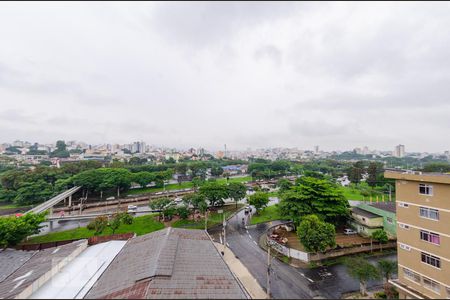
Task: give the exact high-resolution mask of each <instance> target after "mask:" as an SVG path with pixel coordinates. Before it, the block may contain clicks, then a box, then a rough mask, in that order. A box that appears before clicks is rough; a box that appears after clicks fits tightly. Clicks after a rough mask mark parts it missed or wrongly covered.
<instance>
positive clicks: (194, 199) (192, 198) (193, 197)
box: [183, 193, 208, 209]
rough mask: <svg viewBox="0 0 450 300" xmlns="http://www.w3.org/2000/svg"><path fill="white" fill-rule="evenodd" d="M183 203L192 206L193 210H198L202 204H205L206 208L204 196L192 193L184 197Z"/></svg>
mask: <svg viewBox="0 0 450 300" xmlns="http://www.w3.org/2000/svg"><path fill="white" fill-rule="evenodd" d="M183 202H184V203H185V204H186V205H187V206H190V205H192V207H193V208H194V209H199V207H200V206H201V205H202V203H205V204H206V206H208V204H207V203H206V197H205V195H203V194H200V193H192V194H187V195H184V196H183Z"/></svg>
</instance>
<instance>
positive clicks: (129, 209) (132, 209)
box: [128, 205, 138, 213]
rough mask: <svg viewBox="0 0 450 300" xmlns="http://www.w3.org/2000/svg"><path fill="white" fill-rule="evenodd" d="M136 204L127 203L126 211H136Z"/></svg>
mask: <svg viewBox="0 0 450 300" xmlns="http://www.w3.org/2000/svg"><path fill="white" fill-rule="evenodd" d="M137 208H138V207H137V206H136V205H128V212H129V213H135V212H137Z"/></svg>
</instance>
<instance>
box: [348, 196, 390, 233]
mask: <svg viewBox="0 0 450 300" xmlns="http://www.w3.org/2000/svg"><path fill="white" fill-rule="evenodd" d="M396 219H397V218H396V215H395V203H394V202H374V203H362V204H360V205H358V206H357V207H354V208H353V209H352V221H351V222H350V224H351V226H352V227H353V228H354V229H356V231H357V232H358V233H359V234H361V235H363V236H367V237H370V236H371V235H372V234H373V233H374V232H375V231H376V230H379V229H382V230H384V231H386V233H387V235H388V237H389V239H396V238H397V221H396Z"/></svg>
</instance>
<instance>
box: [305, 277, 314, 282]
mask: <svg viewBox="0 0 450 300" xmlns="http://www.w3.org/2000/svg"><path fill="white" fill-rule="evenodd" d="M305 278H306V279H308V280H309V281H310V282H314V280H312V279H310V278H308V277H305Z"/></svg>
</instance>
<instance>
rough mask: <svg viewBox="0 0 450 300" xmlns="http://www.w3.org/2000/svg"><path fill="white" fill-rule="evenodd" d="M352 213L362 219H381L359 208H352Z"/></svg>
mask: <svg viewBox="0 0 450 300" xmlns="http://www.w3.org/2000/svg"><path fill="white" fill-rule="evenodd" d="M352 213H355V214H357V215H360V216H363V217H366V218H369V219H375V218H381V216H379V215H376V214H374V213H371V212H370V211H367V210H364V209H361V208H359V207H353V208H352Z"/></svg>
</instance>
